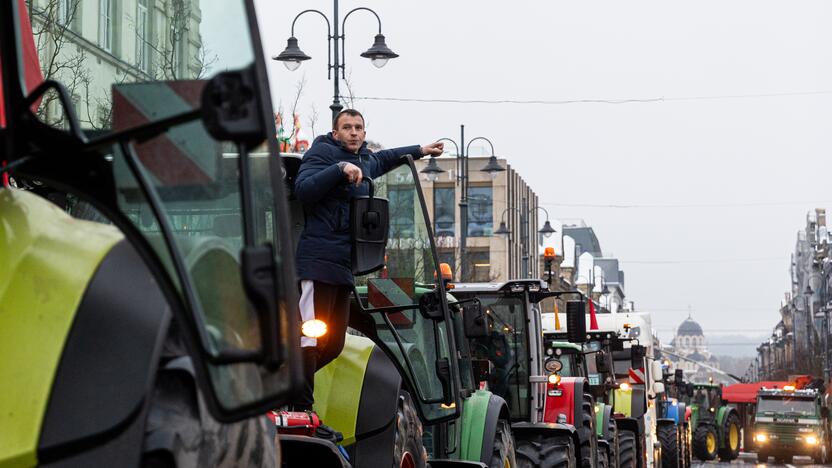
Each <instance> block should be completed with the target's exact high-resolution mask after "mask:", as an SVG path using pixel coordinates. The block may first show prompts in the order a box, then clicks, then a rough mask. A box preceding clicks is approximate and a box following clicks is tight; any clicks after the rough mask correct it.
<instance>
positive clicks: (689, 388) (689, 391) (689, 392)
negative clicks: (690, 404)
mask: <svg viewBox="0 0 832 468" xmlns="http://www.w3.org/2000/svg"><path fill="white" fill-rule="evenodd" d="M686 390H687V392H686V394H687V396H689V397H692V396H693V384H692V383H688V384H687V389H686Z"/></svg>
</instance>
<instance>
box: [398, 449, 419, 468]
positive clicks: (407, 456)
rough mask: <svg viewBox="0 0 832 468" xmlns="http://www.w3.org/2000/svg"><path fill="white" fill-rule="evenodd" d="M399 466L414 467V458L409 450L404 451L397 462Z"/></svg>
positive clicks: (402, 467)
mask: <svg viewBox="0 0 832 468" xmlns="http://www.w3.org/2000/svg"><path fill="white" fill-rule="evenodd" d="M399 468H416V460H414V459H413V455H412V454H411V453H410V452H405V453H404V454H403V455H402V461H401V462H400V463H399Z"/></svg>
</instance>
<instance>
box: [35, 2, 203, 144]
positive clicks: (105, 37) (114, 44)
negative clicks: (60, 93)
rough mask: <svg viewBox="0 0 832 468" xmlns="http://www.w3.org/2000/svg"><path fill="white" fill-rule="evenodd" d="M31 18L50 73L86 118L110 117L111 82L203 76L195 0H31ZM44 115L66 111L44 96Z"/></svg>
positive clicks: (105, 120) (98, 121) (102, 122)
mask: <svg viewBox="0 0 832 468" xmlns="http://www.w3.org/2000/svg"><path fill="white" fill-rule="evenodd" d="M27 5H28V7H29V17H30V18H31V21H32V30H33V33H34V36H35V46H36V48H37V50H38V57H39V59H40V64H41V69H42V71H43V75H44V78H45V79H55V80H58V81H60V82H61V83H63V84H64V85H65V86H66V88H67V90H68V91H69V94H70V96H71V99H72V102H73V104H74V106H75V110H76V113H77V115H78V118H79V120H80V121H81V123H82V125H83V126H84V127H86V128H91V129H106V128H109V126H110V124H111V117H112V115H111V113H112V97H111V86H112V85H113V84H118V83H129V82H137V81H146V80H150V79H154V80H163V79H188V78H199V77H201V76H203V75H204V72H205V71H206V67H207V66H208V63H207V61H206V55H205V52H206V51H205V50H204V49H203V47H202V38H201V36H200V24H201V21H202V18H201V11H200V8H199V1H198V0H29V1H27ZM39 114H40V116H41V118H42V119H44V120H45V121H47V122H49V123H60V122H61V121H62V120H63V111H62V110H61V108H60V106H59V105H58V101H57V99H56V98H55V96H50V95H46V96H45V98H44V100H43V102H42V107H41V109H40V110H39Z"/></svg>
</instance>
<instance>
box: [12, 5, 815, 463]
mask: <svg viewBox="0 0 832 468" xmlns="http://www.w3.org/2000/svg"><path fill="white" fill-rule="evenodd" d="M226 3H227V4H226ZM201 13H202V14H203V15H215V16H221V17H223V18H224V19H226V20H227V22H228V23H229V24H230V23H232V21H231V20H236V23H235V24H237V23H239V25H240V28H241V31H239V34H235V35H234V37H235V38H237V39H238V40H239V43H237V44H236V48H239V49H240V50H244V51H246V53H239V54H238V53H236V52H235V54H233V58H235V59H239V60H237V61H230V62H228V63H227V64H225V65H224V66H222V67H219V68H218V69H217V70H218V71H217V72H216V73H214V74H210V73H209V74H208V76H202V75H199V76H190V77H182V78H180V79H177V80H164V81H161V80H153V79H151V78H150V77H147V80H145V81H142V82H137V83H130V82H127V81H123V82H122V81H119V82H114V83H112V84H110V89H111V93H112V96H111V99H110V100H108V101H107V102H106V103H103V104H102V105H105V106H106V107H107V108H106V109H105V110H106V111H107V114H108V115H111V118H110V119H109V120H108V121H107V122H102V123H101V125H98V126H96V127H95V128H91V127H89V126H88V123H85V122H84V121H83V120H81V119H79V118H78V115H77V114H78V112H77V110H76V108H75V107H76V103H75V102H74V100H73V99H70V98H71V96H70V95H69V93H68V91H67V89H66V87H65V86H64V85H63V84H62V83H61V82H60V81H56V80H44V78H43V76H41V75H40V74H39V73H40V72H39V67H38V66H37V63H36V58H37V54H36V51H35V50H34V46H33V35H32V30H31V26H30V24H29V20H28V18H27V17H26V7H25V3H24V2H23V1H13V0H8V1H0V63H2V64H3V66H2V68H0V78H1V80H0V81H2V83H0V84H2V93H0V104H2V105H0V148H2V153H0V173H1V174H2V176H3V185H4V186H3V188H0V226H2V227H3V230H2V235H0V255H3V257H2V258H3V260H4V267H5V268H4V269H3V271H2V273H0V280H2V284H0V286H2V287H0V298H2V303H3V305H4V313H3V314H0V343H2V345H3V346H4V347H3V348H2V349H3V359H2V360H0V380H2V381H3V382H9V383H10V384H9V385H7V386H5V387H4V392H3V395H2V398H0V466H35V465H50V464H54V465H69V466H154V467H160V466H161V467H167V466H194V465H205V466H269V465H271V466H274V465H276V464H277V465H279V466H338V467H348V466H353V467H365V466H366V467H371V466H372V467H377V466H385V467H387V466H393V467H426V466H432V467H435V468H441V467H452V466H480V467H482V466H486V467H544V468H548V467H564V468H578V467H579V468H595V467H602V468H607V467H626V468H647V467H658V466H666V467H667V468H685V467H689V466H690V465H691V458H692V457H693V456H696V457H698V458H700V459H706V460H707V459H713V458H715V457H720V458H721V459H723V460H731V459H734V458H736V457H737V455H738V452H739V441H740V437H741V431H740V423H739V421H740V419H739V418H740V413H739V412H738V410H737V409H736V408H734V407H730V406H728V405H726V404H724V402H723V401H722V399H721V396H720V388H719V387H717V386H712V385H711V386H709V385H693V384H690V383H687V382H685V381H684V379H683V376H682V375H681V374H680V373H679V372H674V373H671V372H670V370H669V369H668V368H667V367H666V366H664V365H663V364H662V362H661V360H660V359H657V354H658V350H656V349H654V345H653V340H652V335H651V319H650V316H649V314H644V313H635V312H623V313H610V314H599V316H598V317H597V322H598V326H597V327H594V326H593V327H591V328H592V329H589V330H588V329H587V324H586V321H587V318H588V316H587V310H588V309H589V307H588V305H589V301H590V300H591V299H590V298H588V297H586V296H585V295H583V294H582V293H580V292H578V291H575V290H571V291H555V290H550V287H549V283H548V282H547V281H543V280H540V279H520V280H516V281H508V282H505V283H501V284H493V283H478V284H466V283H454V282H453V278H452V275H451V271H450V268H449V267H447V266H445V265H441V264H440V263H439V260H438V259H439V256H438V253H437V246H436V240H435V239H434V236H433V234H432V226H433V223H432V222H431V220H430V218H429V215H428V213H429V210H428V208H427V205H426V196H425V194H424V192H423V189H422V187H421V183H420V180H419V174H418V172H417V170H416V167H415V165H414V162H413V158H412V157H410V156H404V157H403V158H402V159H401V161H400V164H399V166H398V167H397V168H395V169H393V170H392V171H391V172H389V173H388V174H387V175H385V176H384V177H381V178H378V179H376V180H373V181H369V180H367V181H365V182H364V183H367V184H369V185H370V187H371V188H370V190H369V195H368V196H363V197H358V198H355V199H352V200H351V208H350V210H349V212H347V211H345V210H340V209H335V208H333V219H332V222H333V226H335V227H336V228H337V229H340V230H343V231H345V232H346V231H349V232H350V234H351V238H352V242H353V246H352V263H353V267H354V270H355V271H354V273H355V274H356V286H355V288H354V291H353V297H352V309H351V311H350V319H349V327H350V328H349V333H348V334H347V335H346V336H345V337H343V338H344V340H345V346H344V351H343V352H342V354H341V355H340V356H339V357H338V358H337V359H335V360H334V361H332V362H331V363H330V364H329V365H327V366H326V367H324V368H322V369H321V370H320V371H318V372H317V374H316V375H315V412H314V413H292V412H287V411H277V412H275V411H274V410H275V409H276V408H280V407H281V406H283V405H285V404H286V403H287V401H289V399H290V397H291V396H292V394H293V392H294V391H295V390H296V389H297V388H298V387H299V386H300V385H301V381H302V378H301V377H302V373H303V372H304V369H303V364H302V361H303V360H302V357H301V355H300V352H299V349H298V343H299V341H300V337H301V334H304V335H307V336H308V337H310V338H318V339H340V338H342V337H331V336H330V337H327V336H326V334H325V331H326V328H325V327H323V326H309V327H307V326H306V325H309V324H306V323H304V324H299V323H297V322H298V321H297V317H298V316H299V314H298V312H297V304H298V298H297V281H296V278H295V270H294V252H295V251H296V249H295V247H296V243H297V241H298V237H299V234H300V232H301V230H302V229H303V223H304V213H303V207H302V206H301V203H300V202H299V201H298V200H297V198H296V197H295V194H294V193H293V190H294V180H295V177H296V176H297V174H298V171H299V167H300V163H301V156H299V155H280V154H279V152H278V149H277V146H276V145H277V136H276V135H275V130H274V125H273V122H272V121H271V118H270V116H272V115H274V112H273V108H272V104H271V98H270V95H269V89H270V87H269V79H268V75H267V73H266V65H265V63H264V58H263V53H262V45H261V43H260V38H259V33H258V31H259V29H258V27H257V15H256V8H255V7H254V4H253V2H252V1H251V0H239V1H235V2H224V3H223V5H222V7H220V6H215V7H213V9H212V7H211V6H210V5H208V4H206V5H205V8H203V9H202V12H201ZM236 48H235V46H232V45H229V50H235V51H236ZM240 57H243V58H245V57H248V58H246V59H245V60H243V59H242V58H240ZM249 59H250V60H249ZM240 60H243V61H242V62H240ZM220 70H221V71H220ZM44 96H47V97H49V98H50V99H51V101H50V102H53V103H54V105H53V107H55V108H56V112H58V113H60V114H61V115H62V116H63V117H62V120H60V122H59V123H57V124H55V123H53V122H51V121H49V120H44V119H43V118H40V117H39V116H38V115H36V114H35V109H36V108H37V104H38V103H39V102H40V101H41V100H42V99H44ZM547 258H551V256H547ZM550 277H551V274H550ZM561 296H563V297H564V298H565V299H568V300H567V301H566V307H565V312H564V313H558V312H547V313H544V312H543V311H542V306H541V303H542V301H544V300H546V299H547V298H558V297H561ZM561 323H562V324H564V325H563V326H559V325H560V324H561ZM312 325H315V324H312ZM318 325H320V324H318ZM324 325H325V324H324ZM801 395H802V394H801ZM824 408H825V406H824ZM758 409H759V408H758ZM772 411H773V412H772V415H769V414H768V413H769V412H771V411H769V410H766V411H764V412H763V413H762V414H758V415H757V418H756V422H757V423H758V424H762V423H764V422H765V421H766V420H765V419H764V418H769V417H770V418H773V420H774V421H776V422H779V421H780V419H781V418H780V413H778V412H777V411H774V410H772ZM267 414H268V415H271V417H272V419H271V421H270V422H269V420H268V419H267V418H266V416H265V415H267ZM784 414H785V416H789V417H791V415H793V414H794V413H793V412H788V411H787V412H785V413H784ZM824 417H825V416H824ZM797 419H798V421H799V422H800V421H801V420H802V419H805V418H802V417H798V418H797ZM321 421H323V422H325V423H326V425H322V424H321ZM801 424H802V423H801ZM328 428H332V429H334V430H331V429H328ZM801 433H806V434H808V431H802V432H801ZM761 434H763V433H762V432H761V433H759V434H755V437H756V440H757V443H759V444H763V443H764V440H774V439H775V436H776V434H775V432H774V431H773V430H772V431H770V433H766V434H763V435H764V436H765V437H761ZM813 434H815V433H813ZM818 434H819V433H818ZM827 434H828V432H823V435H822V436H821V435H816V436H817V437H823V440H826V438H827V437H828V435H827ZM766 437H768V439H766ZM778 437H779V436H778ZM806 437H807V438H808V436H806ZM781 440H782V439H781ZM807 440H808V439H807ZM772 444H773V443H770V445H768V446H766V447H770V448H771V451H770V452H769V451H763V453H764V454H768V453H771V454H773V455H774V456H775V457H777V456H780V455H778V454H779V453H780V452H776V451H775V449H774V445H772ZM823 447H824V451H823V455H821V456H822V457H825V456H826V455H825V453H826V452H825V450H826V449H825V447H826V445H825V444H824V445H823ZM766 450H768V449H766Z"/></svg>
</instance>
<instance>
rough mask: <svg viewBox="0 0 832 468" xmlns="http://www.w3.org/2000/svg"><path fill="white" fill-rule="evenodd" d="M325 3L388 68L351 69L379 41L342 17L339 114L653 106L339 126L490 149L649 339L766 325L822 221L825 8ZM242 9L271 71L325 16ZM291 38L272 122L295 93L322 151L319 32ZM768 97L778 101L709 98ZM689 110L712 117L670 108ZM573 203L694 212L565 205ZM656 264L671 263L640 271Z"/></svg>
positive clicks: (275, 78)
mask: <svg viewBox="0 0 832 468" xmlns="http://www.w3.org/2000/svg"><path fill="white" fill-rule="evenodd" d="M341 4H342V6H341V8H342V15H343V13H345V12H346V11H349V9H352V8H354V7H359V6H367V7H371V8H373V9H374V10H375V11H377V12H378V13H379V15H380V16H381V19H382V22H383V33H384V34H385V35H386V36H387V44H388V45H389V46H390V48H392V49H393V50H394V51H395V52H397V53H398V54H400V55H401V57H399V58H397V59H395V60H392V61H390V63H388V65H387V66H386V67H385V68H382V69H376V68H374V67H373V66H372V65H371V64H370V63H369V61H368V60H366V59H363V58H361V57H359V54H360V53H361V52H363V51H364V50H366V49H367V48H368V47H369V46H370V45H371V43H372V38H373V35H374V34H375V33H376V31H377V25H376V22H375V19H374V18H373V17H372V16H371V15H370V14H367V13H366V12H358V13H356V14H354V15H353V16H351V17H350V19H349V22H348V24H347V28H346V35H347V47H346V57H347V58H346V60H347V72H348V73H349V74H350V75H351V78H352V79H351V81H352V85H353V92H354V94H355V96H359V97H394V98H418V99H473V100H480V99H484V100H501V99H508V100H549V101H552V100H583V99H608V100H618V99H633V98H635V99H650V98H667V100H664V101H658V102H649V103H623V104H606V103H574V104H560V105H531V104H443V103H417V102H412V103H407V102H394V101H365V100H360V101H356V107H358V108H359V109H360V110H361V111H362V112H364V113H365V115H366V116H367V124H368V138H371V139H374V140H377V141H380V142H381V143H383V144H384V145H386V146H399V145H407V144H412V143H417V142H418V143H425V142H428V141H432V140H434V139H436V138H439V137H444V136H449V137H452V138H454V139H457V138H458V135H459V124H460V123H464V124H465V125H466V136H467V137H469V138H470V137H474V136H479V135H482V136H486V137H488V138H490V139H491V140H492V141H493V142H494V145H495V148H496V152H497V153H498V155H499V156H501V157H505V158H507V159H508V160H509V161H510V162H511V164H512V165H513V166H514V167H515V168H516V169H517V170H518V171H519V172H520V174H521V175H522V176H523V177H524V178H525V179H526V180H527V181H528V183H529V184H530V185H531V187H532V188H533V189H534V190H535V191H536V192H537V194H538V195H539V196H540V200H541V203H542V204H543V205H544V206H545V207H546V208H547V209H548V210H549V212H550V213H551V215H552V217H554V218H558V219H565V218H583V219H585V220H586V222H587V223H588V224H589V225H591V226H593V227H594V228H595V231H596V233H597V235H598V237H599V239H600V241H601V246H602V248H603V250H604V251H605V252H608V253H611V254H614V255H615V256H617V257H619V258H620V259H621V260H622V265H623V269H624V270H625V273H626V277H627V284H626V292H627V295H628V298H629V299H630V300H634V301H635V302H636V304H637V306H638V307H640V308H642V309H646V310H652V311H653V324H654V326H655V327H656V328H657V329H658V330H659V331H661V332H664V331H667V330H670V329H672V328H674V327H675V326H677V325H678V324H679V322H680V321H681V320H683V319H684V318H685V317H686V316H687V312H686V310H687V307H688V306H690V307H691V308H692V310H693V317H694V318H695V319H696V320H697V321H699V322H700V323H701V324H702V325H703V327H704V328H705V330H706V332H707V331H709V330H710V331H711V332H712V333H717V332H720V331H725V330H730V331H743V332H746V333H754V334H757V333H758V331H759V330H769V329H770V328H771V327H773V326H774V325H775V324H776V322H777V320H779V314H778V312H777V310H778V305H779V303H780V301H781V299H782V298H783V293H784V292H785V290H786V287H787V280H786V278H787V276H786V275H787V267H788V258H789V254H790V253H791V252H792V250H793V248H794V242H795V234H796V232H797V230H798V229H801V228H802V227H803V226H804V223H805V215H806V212H807V211H808V210H810V209H813V208H814V207H815V206H832V184H829V183H828V180H829V167H830V165H829V154H830V146H832V141H830V136H832V133H830V131H829V130H830V125H832V61H831V60H830V58H832V28H831V27H830V21H832V2H828V1H799V2H795V1H779V2H773V1H760V0H748V1H738V0H734V1H730V2H725V1H696V2H668V1H666V0H661V1H632V0H631V1H627V2H621V1H603V2H602V1H596V2H565V1H559V2H541V1H534V2H532V1H514V2H504V1H434V0H426V1H420V2H407V3H406V4H405V3H404V2H393V1H380V0H367V1H361V2H359V1H349V0H347V1H342V2H341ZM257 5H258V10H259V13H260V15H261V18H260V21H261V30H262V34H263V41H264V45H265V49H266V53H267V54H268V55H269V56H272V55H277V54H278V53H279V52H280V51H281V50H283V48H284V47H285V45H286V38H287V37H288V36H289V30H290V26H291V22H292V19H293V18H294V15H295V14H297V13H298V12H300V11H301V10H303V9H306V8H318V9H321V10H323V11H324V12H325V13H326V14H327V15H329V16H330V17H331V15H332V2H331V1H322V0H307V1H281V2H277V1H274V0H268V1H266V0H262V1H259V2H257ZM295 35H296V36H297V37H298V39H299V41H300V47H301V48H302V49H303V50H304V52H306V53H307V54H308V55H310V56H312V60H310V61H308V62H305V63H304V64H303V66H302V67H301V68H300V69H299V70H297V71H295V72H289V71H287V70H286V69H285V68H284V67H283V65H282V64H280V63H277V62H271V65H270V72H271V77H272V82H273V88H274V94H273V98H274V101H275V106H277V105H278V103H279V102H282V104H283V106H284V108H291V101H292V100H293V97H294V95H295V87H296V84H297V83H298V81H299V80H301V79H303V78H304V77H305V80H306V85H305V88H304V92H303V96H302V98H301V101H300V104H299V111H300V113H301V114H302V115H303V117H302V118H303V124H304V125H305V126H308V121H307V118H308V116H309V114H310V112H311V109H312V106H314V107H315V108H317V111H318V113H319V114H320V119H319V124H318V128H317V131H318V133H320V132H322V131H326V130H327V128H326V127H327V125H326V124H325V122H327V121H328V118H329V109H328V106H329V104H330V102H331V100H332V83H331V82H329V81H327V80H326V50H327V49H326V42H325V25H324V23H323V21H322V19H321V18H320V17H316V16H314V15H304V16H303V17H302V18H301V19H300V20H299V21H298V24H297V27H296V30H295ZM342 91H343V92H345V90H342ZM815 92H821V93H815ZM825 92H828V93H825ZM781 93H794V94H792V95H788V96H774V97H743V98H728V97H726V96H738V95H753V94H781ZM801 93H815V94H801ZM720 96H722V98H719V97H720ZM691 97H717V98H713V99H681V100H680V99H677V98H691ZM306 131H308V129H307V130H306ZM581 204H591V205H611V204H614V205H621V204H624V205H631V204H635V205H699V207H676V208H655V207H646V208H605V207H578V206H567V205H581ZM702 205H707V206H704V207H703V206H702ZM712 205H728V206H712ZM742 205H752V206H742ZM711 260H713V261H711ZM667 261H682V263H639V262H667ZM662 335H663V336H665V337H666V336H667V333H662Z"/></svg>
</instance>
